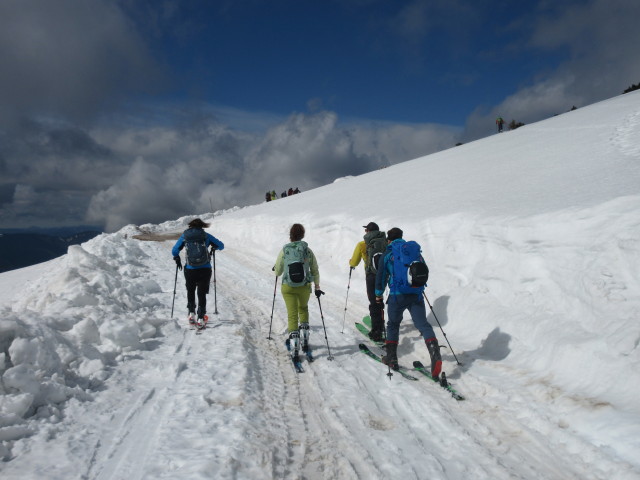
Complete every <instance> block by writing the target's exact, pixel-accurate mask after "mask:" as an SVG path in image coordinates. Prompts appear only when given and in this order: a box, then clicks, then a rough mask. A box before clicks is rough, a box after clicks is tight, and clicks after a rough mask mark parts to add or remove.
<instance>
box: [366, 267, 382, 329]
mask: <svg viewBox="0 0 640 480" xmlns="http://www.w3.org/2000/svg"><path fill="white" fill-rule="evenodd" d="M366 282H367V297H368V298H369V316H370V317H371V332H370V333H369V338H371V339H372V340H376V341H378V340H382V338H383V332H384V320H383V317H382V311H383V310H384V304H382V303H378V302H376V293H375V291H376V276H375V275H374V274H372V273H369V274H367V277H366Z"/></svg>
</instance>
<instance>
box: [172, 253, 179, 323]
mask: <svg viewBox="0 0 640 480" xmlns="http://www.w3.org/2000/svg"><path fill="white" fill-rule="evenodd" d="M177 285H178V265H176V279H175V281H174V282H173V301H172V302H171V318H173V306H174V305H175V303H176V287H177Z"/></svg>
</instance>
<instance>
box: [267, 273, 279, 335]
mask: <svg viewBox="0 0 640 480" xmlns="http://www.w3.org/2000/svg"><path fill="white" fill-rule="evenodd" d="M277 288H278V277H276V283H275V285H274V286H273V303H272V304H271V321H270V322H269V336H268V337H267V340H273V338H271V325H272V324H273V309H274V308H275V306H276V289H277Z"/></svg>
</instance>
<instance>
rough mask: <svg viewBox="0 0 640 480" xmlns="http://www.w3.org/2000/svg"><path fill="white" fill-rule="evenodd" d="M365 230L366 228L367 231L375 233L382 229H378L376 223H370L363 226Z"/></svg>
mask: <svg viewBox="0 0 640 480" xmlns="http://www.w3.org/2000/svg"><path fill="white" fill-rule="evenodd" d="M363 228H366V229H367V230H369V231H371V232H375V231H376V230H380V227H378V224H377V223H374V222H369V223H367V224H366V225H363Z"/></svg>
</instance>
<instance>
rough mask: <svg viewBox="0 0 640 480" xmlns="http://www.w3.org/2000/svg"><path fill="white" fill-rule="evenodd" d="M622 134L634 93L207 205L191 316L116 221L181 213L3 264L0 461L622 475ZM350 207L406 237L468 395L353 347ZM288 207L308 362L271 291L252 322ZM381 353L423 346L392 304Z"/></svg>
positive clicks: (635, 462) (166, 469) (120, 467)
mask: <svg viewBox="0 0 640 480" xmlns="http://www.w3.org/2000/svg"><path fill="white" fill-rule="evenodd" d="M639 140H640V92H634V93H630V94H627V95H623V96H620V97H617V98H613V99H611V100H608V101H605V102H601V103H599V104H596V105H592V106H590V107H585V108H582V109H579V110H576V111H573V112H570V113H566V114H564V115H560V116H558V117H554V118H552V119H549V120H546V121H542V122H539V123H536V124H532V125H527V126H525V127H522V128H520V129H518V130H516V131H513V132H505V133H502V134H499V135H494V136H492V137H490V138H486V139H483V140H480V141H477V142H473V143H470V144H467V145H463V146H460V147H455V148H451V149H449V150H447V151H444V152H440V153H437V154H434V155H430V156H427V157H424V158H419V159H416V160H413V161H409V162H405V163H402V164H399V165H396V166H394V167H390V168H386V169H383V170H379V171H375V172H371V173H369V174H366V175H362V176H359V177H346V178H343V179H341V180H340V181H338V182H334V183H332V184H331V185H327V186H325V187H322V188H318V189H316V190H313V191H309V192H303V193H302V194H300V195H296V196H292V197H288V198H285V199H280V200H277V201H275V202H270V203H264V204H262V205H257V206H253V207H247V208H242V209H233V210H231V211H227V212H218V213H217V214H216V215H215V217H214V216H213V215H212V214H204V215H203V218H205V219H206V220H210V221H212V226H211V228H210V229H209V231H210V232H211V233H212V234H214V235H215V236H217V237H218V238H220V239H221V240H222V241H223V242H224V243H225V245H226V248H225V250H224V251H222V252H218V254H217V255H216V292H217V305H218V310H219V314H218V315H215V314H213V308H214V294H213V289H212V292H211V294H210V295H209V314H210V317H211V322H210V328H209V329H207V330H206V331H205V332H204V333H203V334H202V335H196V334H195V332H194V331H193V330H190V329H189V328H188V326H187V325H186V324H185V321H184V318H185V314H186V311H185V303H186V300H185V290H184V281H183V278H182V275H181V274H180V275H179V276H178V285H177V293H176V296H175V305H176V311H175V315H174V317H173V319H172V318H171V304H172V300H173V288H174V279H175V278H176V277H175V273H176V272H175V266H174V263H173V261H172V259H171V253H170V249H171V247H172V245H173V242H174V240H166V241H140V240H137V239H135V238H133V236H134V235H135V234H137V233H139V230H140V229H142V230H144V231H146V232H148V233H152V234H154V235H155V236H154V238H156V240H157V239H158V236H159V235H163V234H166V235H169V236H170V235H171V234H175V233H179V232H181V231H182V230H183V229H184V228H185V224H186V223H187V222H188V220H189V219H190V218H192V217H185V218H181V219H177V220H175V221H172V222H167V223H165V224H162V225H144V226H141V227H140V228H137V227H135V226H128V227H125V228H124V229H122V230H121V231H119V232H117V233H114V234H105V235H101V236H99V237H96V238H95V239H92V240H91V241H89V242H87V243H85V244H83V245H81V246H73V247H70V249H69V252H68V254H67V255H65V256H63V257H60V258H58V259H55V260H52V261H50V262H47V263H43V264H41V265H36V266H33V267H29V268H25V269H21V270H16V271H12V272H6V273H3V274H0V347H1V349H0V375H1V383H0V442H1V443H0V457H1V458H3V460H4V461H3V462H2V463H0V477H1V478H2V479H3V480H10V479H20V480H24V479H65V480H66V479H71V478H78V479H98V480H105V479H205V478H216V479H235V478H239V479H270V478H284V479H298V478H305V479H398V478H402V479H403V480H404V479H407V480H409V479H434V480H435V479H491V480H495V479H511V478H524V479H541V478H544V479H603V480H604V479H606V480H613V479H638V478H640V401H639V400H638V399H639V398H640V362H639V360H640V349H639V347H638V345H639V343H640V321H639V320H640V318H639V317H640V283H639V282H640V280H639V277H640V275H639V274H638V272H639V271H640V261H639V260H640V228H639V226H640V141H639ZM276 180H277V179H274V181H276ZM285 187H288V186H287V185H280V186H278V185H275V184H274V188H275V189H276V190H278V188H280V189H282V188H285ZM369 221H375V222H377V223H378V224H379V225H380V226H381V227H382V228H383V229H385V230H386V229H388V228H391V227H393V226H398V227H401V228H402V229H404V232H405V238H407V239H414V240H417V241H418V242H420V243H421V245H422V246H423V251H424V254H425V256H426V258H427V261H428V263H429V266H430V270H431V278H430V282H429V288H428V289H427V296H428V298H429V300H430V301H431V303H432V305H433V307H434V311H435V312H436V315H437V317H438V319H439V320H440V323H441V324H442V327H443V328H444V331H445V332H446V334H447V338H448V339H449V341H450V342H451V345H452V346H453V349H454V352H455V354H456V355H457V356H458V358H459V359H460V361H461V362H462V363H463V365H462V366H458V365H456V362H455V360H454V357H453V355H452V352H451V351H450V350H443V356H444V368H445V371H446V372H447V373H448V376H449V379H450V381H451V382H452V383H453V384H454V386H455V388H456V389H457V390H458V391H460V392H461V393H463V394H464V395H465V396H466V398H467V399H466V400H465V401H463V402H456V401H455V400H454V399H453V398H451V397H450V396H449V395H448V394H447V392H446V391H444V390H442V389H440V388H438V387H437V386H435V385H434V384H433V383H431V382H428V381H427V380H426V379H424V378H422V379H420V380H419V381H418V382H409V381H407V380H405V379H403V378H402V377H401V376H400V375H397V374H396V375H394V376H392V377H391V378H388V377H387V376H386V373H387V371H386V369H385V368H384V367H383V366H381V365H380V364H378V363H376V362H373V361H372V360H370V359H369V358H367V357H366V356H364V355H362V354H361V353H360V352H359V351H358V346H357V345H358V343H359V342H361V341H365V343H369V344H370V342H368V341H367V340H365V339H364V337H362V336H361V335H360V334H359V333H358V332H357V331H356V330H355V328H354V326H353V325H354V321H357V320H359V319H360V318H361V317H362V316H363V315H365V314H366V313H367V302H366V294H365V288H364V273H363V270H362V267H358V269H357V270H356V271H355V272H354V274H353V275H352V277H351V281H350V283H349V282H348V281H349V268H348V264H347V262H348V259H349V258H350V256H351V253H352V251H353V248H354V246H355V244H356V243H357V242H358V241H359V240H360V239H361V238H362V235H363V233H364V231H363V228H362V225H365V224H366V223H368V222H369ZM293 222H301V223H303V224H304V225H305V227H306V228H307V237H306V240H307V241H308V242H309V244H310V246H311V248H312V249H313V250H314V252H315V254H316V256H317V258H318V261H319V264H320V271H321V274H322V288H323V290H324V291H325V292H326V295H325V296H323V297H322V310H323V313H324V324H325V326H326V333H327V337H326V340H325V333H324V332H325V331H324V328H323V323H322V321H321V318H320V314H319V309H318V304H317V301H316V299H315V297H312V301H311V303H310V311H311V325H312V333H311V335H312V337H311V343H312V346H313V347H314V351H315V353H316V358H317V360H316V361H315V362H314V363H313V364H310V365H305V366H306V372H305V373H303V374H296V373H295V372H294V371H293V369H292V368H291V364H290V361H289V360H288V358H287V356H286V353H285V352H286V351H285V348H284V333H285V329H286V320H285V308H284V303H283V301H282V299H281V297H280V294H279V292H278V293H277V295H276V297H275V312H274V315H273V322H272V325H271V327H272V337H273V340H269V339H267V335H268V333H269V329H270V319H271V309H272V304H273V303H272V302H273V299H274V287H275V283H274V282H275V279H274V277H273V274H272V272H271V267H272V265H273V263H274V261H275V258H276V256H277V253H278V250H279V248H280V247H281V246H282V245H283V244H284V243H286V241H287V237H288V235H287V234H288V229H289V226H290V225H291V224H292V223H293ZM160 238H161V237H160ZM348 286H349V290H348V289H347V287H348ZM347 291H349V296H348V302H346V300H347V296H346V294H347ZM345 303H346V307H347V308H346V310H345ZM405 317H406V316H405ZM429 319H430V321H432V323H434V324H435V320H434V317H433V315H430V317H429ZM436 332H437V334H438V337H439V338H440V341H441V343H442V344H446V342H445V341H444V337H443V335H442V330H441V329H440V328H439V327H437V326H436ZM327 341H328V344H329V347H330V348H331V353H332V354H333V355H334V357H335V359H334V360H333V361H329V360H328V358H327V353H328V352H327ZM370 345H371V344H370ZM372 348H373V349H374V350H377V349H376V347H373V346H372ZM399 357H400V361H401V363H402V364H404V365H408V366H410V365H411V363H412V362H413V360H416V359H419V360H421V361H423V362H424V363H425V364H428V355H427V351H426V348H425V346H424V344H423V343H421V341H420V339H419V335H418V333H417V331H416V330H415V328H414V327H413V325H412V323H411V321H410V320H409V319H408V318H405V321H404V322H403V325H402V328H401V342H400V346H399Z"/></svg>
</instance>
